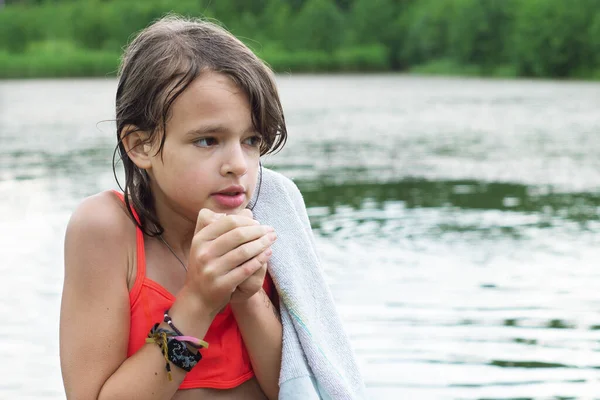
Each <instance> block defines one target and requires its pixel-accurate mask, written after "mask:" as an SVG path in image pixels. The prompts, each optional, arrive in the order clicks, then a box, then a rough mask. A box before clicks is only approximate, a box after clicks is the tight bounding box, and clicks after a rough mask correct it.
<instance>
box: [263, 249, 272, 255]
mask: <svg viewBox="0 0 600 400" xmlns="http://www.w3.org/2000/svg"><path fill="white" fill-rule="evenodd" d="M271 254H273V250H271V249H267V251H265V255H266V256H270V255H271Z"/></svg>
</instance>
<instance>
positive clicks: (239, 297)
mask: <svg viewBox="0 0 600 400" xmlns="http://www.w3.org/2000/svg"><path fill="white" fill-rule="evenodd" d="M238 215H239V216H243V217H247V218H250V219H253V216H252V211H250V210H248V209H244V210H242V211H241V212H240V213H239V214H238ZM272 234H275V233H274V232H273V233H272ZM263 254H265V256H267V257H271V254H272V251H271V248H270V247H269V248H268V249H267V250H266V251H265V252H264V253H263ZM266 273H267V262H266V261H265V262H264V263H263V264H262V266H261V267H260V268H259V269H257V270H256V272H255V273H254V274H252V275H251V276H250V277H249V278H248V279H246V280H245V281H244V282H242V283H241V284H239V285H238V287H237V288H236V289H235V291H234V292H233V295H232V296H231V303H241V302H244V301H246V300H248V299H249V298H250V297H252V296H254V294H256V293H257V292H258V291H259V290H260V289H261V288H262V286H263V282H264V280H265V275H266Z"/></svg>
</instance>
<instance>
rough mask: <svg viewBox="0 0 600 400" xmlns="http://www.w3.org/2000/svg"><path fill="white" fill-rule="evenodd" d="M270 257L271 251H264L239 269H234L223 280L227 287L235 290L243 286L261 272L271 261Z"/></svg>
mask: <svg viewBox="0 0 600 400" xmlns="http://www.w3.org/2000/svg"><path fill="white" fill-rule="evenodd" d="M270 257H271V251H270V249H269V250H267V251H263V252H262V253H260V254H259V255H258V256H256V257H254V258H253V259H251V260H248V261H246V262H245V263H243V264H242V265H240V266H239V267H237V268H234V269H232V270H231V271H229V272H228V273H227V274H226V275H225V276H223V277H222V278H221V279H222V280H223V281H224V284H226V285H227V286H229V287H233V288H235V287H237V286H239V285H241V284H242V283H243V282H244V281H245V280H246V279H248V278H250V277H251V276H252V275H254V274H256V273H259V272H261V271H260V269H261V268H262V266H263V265H264V264H265V263H266V262H267V261H268V260H269V258H270Z"/></svg>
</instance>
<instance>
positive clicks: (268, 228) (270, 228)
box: [265, 225, 275, 232]
mask: <svg viewBox="0 0 600 400" xmlns="http://www.w3.org/2000/svg"><path fill="white" fill-rule="evenodd" d="M265 229H266V231H267V232H274V231H275V228H273V227H272V226H269V225H265Z"/></svg>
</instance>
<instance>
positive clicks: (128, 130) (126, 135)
mask: <svg viewBox="0 0 600 400" xmlns="http://www.w3.org/2000/svg"><path fill="white" fill-rule="evenodd" d="M121 140H122V141H123V147H125V151H126V152H127V155H128V156H129V158H130V159H131V161H133V163H134V164H135V165H137V166H138V167H139V168H141V169H150V167H151V166H152V163H151V161H150V152H151V151H152V145H151V144H150V143H149V142H148V134H147V133H146V132H144V131H141V130H139V129H138V127H137V126H135V125H126V126H125V127H123V130H122V131H121Z"/></svg>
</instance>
